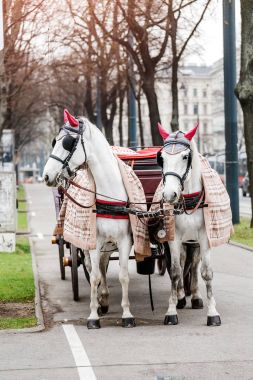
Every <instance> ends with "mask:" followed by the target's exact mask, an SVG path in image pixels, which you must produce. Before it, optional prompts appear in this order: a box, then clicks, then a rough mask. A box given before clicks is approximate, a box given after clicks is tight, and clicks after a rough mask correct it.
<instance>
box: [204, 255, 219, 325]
mask: <svg viewBox="0 0 253 380" xmlns="http://www.w3.org/2000/svg"><path fill="white" fill-rule="evenodd" d="M210 253H211V251H210V249H207V250H206V251H204V252H203V255H202V265H201V275H202V278H203V280H204V281H205V283H206V291H207V308H208V309H207V326H220V324H221V319H220V315H219V313H218V312H217V310H216V307H215V306H216V303H215V299H214V297H213V290H212V279H213V271H212V268H211V266H210Z"/></svg>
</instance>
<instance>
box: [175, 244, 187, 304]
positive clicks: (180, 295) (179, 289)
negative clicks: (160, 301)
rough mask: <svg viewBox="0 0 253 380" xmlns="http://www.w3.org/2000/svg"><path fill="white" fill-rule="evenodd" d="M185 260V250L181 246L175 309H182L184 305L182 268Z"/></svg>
mask: <svg viewBox="0 0 253 380" xmlns="http://www.w3.org/2000/svg"><path fill="white" fill-rule="evenodd" d="M185 260H186V249H185V247H184V246H183V244H182V246H181V252H180V266H181V276H180V279H179V281H178V286H177V299H178V301H177V309H183V308H184V307H185V305H186V298H185V291H184V267H185Z"/></svg>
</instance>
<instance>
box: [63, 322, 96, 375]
mask: <svg viewBox="0 0 253 380" xmlns="http://www.w3.org/2000/svg"><path fill="white" fill-rule="evenodd" d="M62 327H63V330H64V332H65V335H66V337H67V340H68V343H69V346H70V348H71V351H72V355H73V357H74V360H75V363H76V366H77V370H78V374H79V377H80V380H97V378H96V376H95V373H94V372H93V369H92V367H91V364H90V361H89V358H88V356H87V354H86V351H85V349H84V347H83V345H82V342H81V340H80V338H79V336H78V334H77V332H76V329H75V327H74V326H73V325H62Z"/></svg>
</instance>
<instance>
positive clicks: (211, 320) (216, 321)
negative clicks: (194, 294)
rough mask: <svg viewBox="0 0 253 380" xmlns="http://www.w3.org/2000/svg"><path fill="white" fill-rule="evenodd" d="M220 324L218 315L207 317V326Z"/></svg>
mask: <svg viewBox="0 0 253 380" xmlns="http://www.w3.org/2000/svg"><path fill="white" fill-rule="evenodd" d="M220 325H221V319H220V316H219V315H214V316H212V317H207V326H220Z"/></svg>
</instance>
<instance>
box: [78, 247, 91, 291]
mask: <svg viewBox="0 0 253 380" xmlns="http://www.w3.org/2000/svg"><path fill="white" fill-rule="evenodd" d="M79 252H80V258H81V263H82V265H83V271H84V275H85V277H86V280H87V281H88V283H89V284H90V274H89V272H88V271H87V268H86V265H85V260H84V253H83V251H82V250H81V249H80V251H79Z"/></svg>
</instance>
